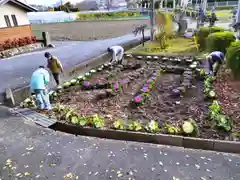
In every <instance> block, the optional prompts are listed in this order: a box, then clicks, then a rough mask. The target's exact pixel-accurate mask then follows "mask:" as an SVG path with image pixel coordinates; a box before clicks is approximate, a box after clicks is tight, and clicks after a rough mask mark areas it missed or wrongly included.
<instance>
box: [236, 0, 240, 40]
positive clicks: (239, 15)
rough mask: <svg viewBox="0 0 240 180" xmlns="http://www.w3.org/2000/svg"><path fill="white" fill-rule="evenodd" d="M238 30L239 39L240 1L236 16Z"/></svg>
mask: <svg viewBox="0 0 240 180" xmlns="http://www.w3.org/2000/svg"><path fill="white" fill-rule="evenodd" d="M235 25H236V30H237V35H238V37H240V26H239V25H240V0H238V10H237V14H236V22H235Z"/></svg>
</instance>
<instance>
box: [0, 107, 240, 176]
mask: <svg viewBox="0 0 240 180" xmlns="http://www.w3.org/2000/svg"><path fill="white" fill-rule="evenodd" d="M0 129H1V131H0V137H1V138H0V152H1V153H0V179H2V180H15V179H23V180H30V179H31V180H37V179H39V180H47V179H50V180H62V179H76V180H77V179H81V180H89V179H90V180H107V179H113V180H116V179H119V180H121V179H122V180H134V179H135V180H160V179H161V180H210V179H211V180H239V179H240V156H239V155H234V154H226V153H217V152H210V151H199V150H190V149H183V148H177V147H169V146H162V145H153V144H143V143H134V142H124V141H113V140H105V139H98V138H89V137H82V136H73V135H69V134H64V133H61V132H54V131H51V130H49V129H43V128H41V127H39V126H36V125H35V124H31V123H29V122H27V121H24V120H22V119H20V118H19V117H16V116H13V115H11V114H10V113H9V112H7V111H6V109H5V108H2V107H0Z"/></svg>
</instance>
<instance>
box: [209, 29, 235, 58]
mask: <svg viewBox="0 0 240 180" xmlns="http://www.w3.org/2000/svg"><path fill="white" fill-rule="evenodd" d="M234 41H236V37H235V36H234V34H233V33H232V32H230V31H225V32H216V33H212V34H210V35H209V36H208V37H207V39H206V42H207V43H206V47H207V48H206V49H207V51H208V52H212V51H221V52H223V53H224V54H225V53H226V49H227V48H228V47H229V46H230V44H231V43H232V42H234Z"/></svg>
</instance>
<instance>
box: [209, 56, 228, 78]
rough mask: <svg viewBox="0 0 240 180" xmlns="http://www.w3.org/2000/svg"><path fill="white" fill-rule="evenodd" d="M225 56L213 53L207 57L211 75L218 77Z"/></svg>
mask: <svg viewBox="0 0 240 180" xmlns="http://www.w3.org/2000/svg"><path fill="white" fill-rule="evenodd" d="M224 58H225V57H224V54H223V53H222V52H220V51H214V52H211V53H210V54H209V55H208V56H207V57H206V59H207V61H208V69H209V74H211V75H214V76H216V75H217V72H218V70H219V68H220V65H222V63H223V62H224Z"/></svg>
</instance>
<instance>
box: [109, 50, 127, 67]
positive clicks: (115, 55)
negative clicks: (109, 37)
mask: <svg viewBox="0 0 240 180" xmlns="http://www.w3.org/2000/svg"><path fill="white" fill-rule="evenodd" d="M107 51H108V53H109V55H111V60H110V62H114V63H118V64H122V61H123V55H124V49H123V47H121V46H112V47H109V48H108V49H107Z"/></svg>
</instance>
